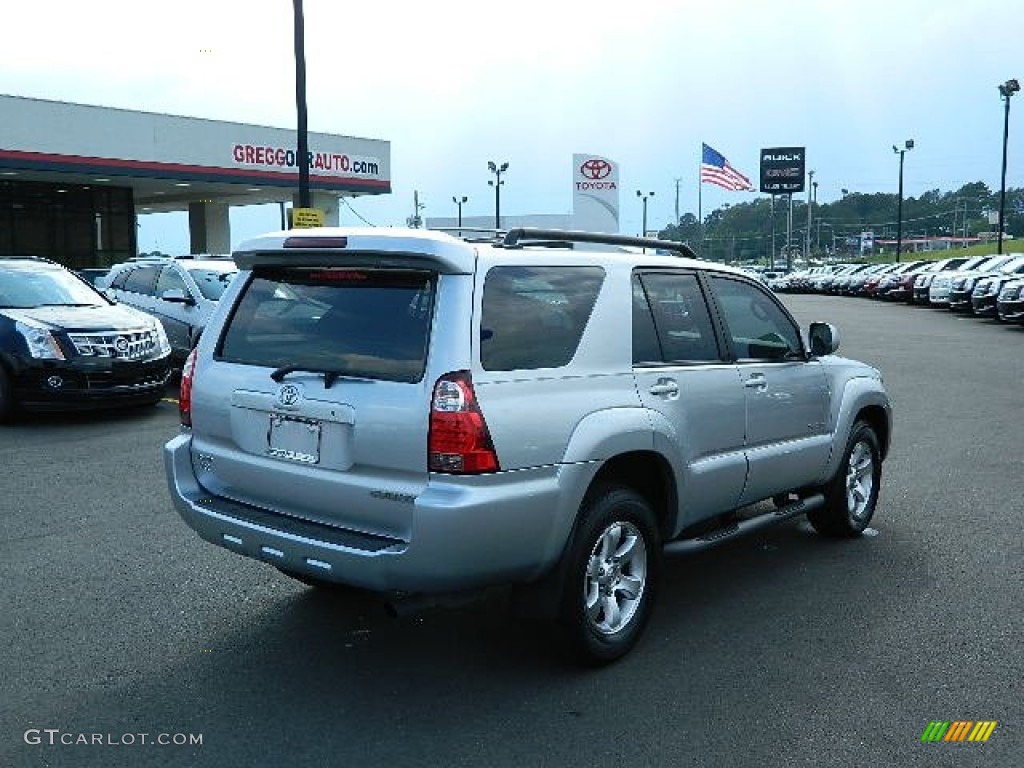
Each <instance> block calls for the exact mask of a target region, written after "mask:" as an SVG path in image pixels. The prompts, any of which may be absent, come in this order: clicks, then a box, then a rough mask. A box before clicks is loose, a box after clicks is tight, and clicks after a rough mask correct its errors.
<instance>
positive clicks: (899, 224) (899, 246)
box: [892, 139, 914, 264]
mask: <svg viewBox="0 0 1024 768" xmlns="http://www.w3.org/2000/svg"><path fill="white" fill-rule="evenodd" d="M913 148H914V140H913V139H907V141H906V142H905V143H904V145H903V149H900V148H899V147H897V146H896V145H895V144H893V145H892V151H893V152H895V153H896V154H897V155H899V156H900V193H899V199H898V202H897V203H896V263H897V264H899V261H900V253H901V252H902V251H903V156H904V155H905V154H906V153H907V150H910V149H913Z"/></svg>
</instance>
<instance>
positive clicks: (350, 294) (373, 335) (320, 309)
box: [218, 267, 435, 382]
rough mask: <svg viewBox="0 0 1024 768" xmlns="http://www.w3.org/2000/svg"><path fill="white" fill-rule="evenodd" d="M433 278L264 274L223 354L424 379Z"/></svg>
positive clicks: (254, 361) (248, 293)
mask: <svg viewBox="0 0 1024 768" xmlns="http://www.w3.org/2000/svg"><path fill="white" fill-rule="evenodd" d="M434 286H435V276H434V275H433V273H429V272H425V271H411V270H353V269H325V268H320V267H317V268H303V269H298V268H291V269H288V268H284V269H262V270H258V271H257V272H256V273H255V274H254V275H253V277H252V279H251V280H250V282H249V284H248V285H247V286H246V287H245V290H244V293H243V294H242V297H241V299H240V300H239V302H238V304H237V305H236V307H235V310H234V312H233V313H232V315H231V318H230V320H229V323H228V327H227V330H226V332H225V334H224V337H223V340H222V342H221V345H220V348H219V350H218V357H219V359H221V360H225V361H227V362H233V363H242V364H246V365H260V366H266V367H271V368H280V367H282V366H286V365H294V366H298V367H299V368H301V369H304V370H311V371H332V372H335V373H338V374H340V375H343V376H355V377H359V378H369V379H382V380H386V381H405V382H415V381H419V380H421V379H422V378H423V371H424V369H425V367H426V356H427V342H428V339H429V328H430V319H431V315H432V313H433V301H434Z"/></svg>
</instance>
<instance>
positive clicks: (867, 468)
mask: <svg viewBox="0 0 1024 768" xmlns="http://www.w3.org/2000/svg"><path fill="white" fill-rule="evenodd" d="M874 487H875V462H874V455H873V453H872V450H871V445H870V444H868V443H867V441H865V440H860V441H858V442H857V444H856V445H855V446H854V447H853V450H852V451H850V460H849V462H847V466H846V509H847V511H848V512H849V513H850V517H852V518H853V519H855V520H861V519H863V518H864V516H865V515H867V514H868V513H869V512H870V510H871V498H872V491H873V490H874Z"/></svg>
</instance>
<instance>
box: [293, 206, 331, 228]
mask: <svg viewBox="0 0 1024 768" xmlns="http://www.w3.org/2000/svg"><path fill="white" fill-rule="evenodd" d="M323 225H324V212H323V211H322V210H320V209H319V208H292V229H307V228H309V227H322V226H323Z"/></svg>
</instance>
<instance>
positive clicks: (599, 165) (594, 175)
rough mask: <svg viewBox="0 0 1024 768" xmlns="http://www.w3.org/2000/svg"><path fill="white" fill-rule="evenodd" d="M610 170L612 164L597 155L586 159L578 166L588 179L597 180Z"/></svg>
mask: <svg viewBox="0 0 1024 768" xmlns="http://www.w3.org/2000/svg"><path fill="white" fill-rule="evenodd" d="M611 172H612V164H611V163H609V162H608V161H607V160H602V159H601V158H599V157H595V158H592V159H590V160H587V161H586V162H585V163H583V165H581V166H580V173H582V174H583V175H584V176H586V177H587V178H588V179H591V180H594V181H597V180H598V179H603V178H605V177H606V176H607V175H608V174H610V173H611Z"/></svg>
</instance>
